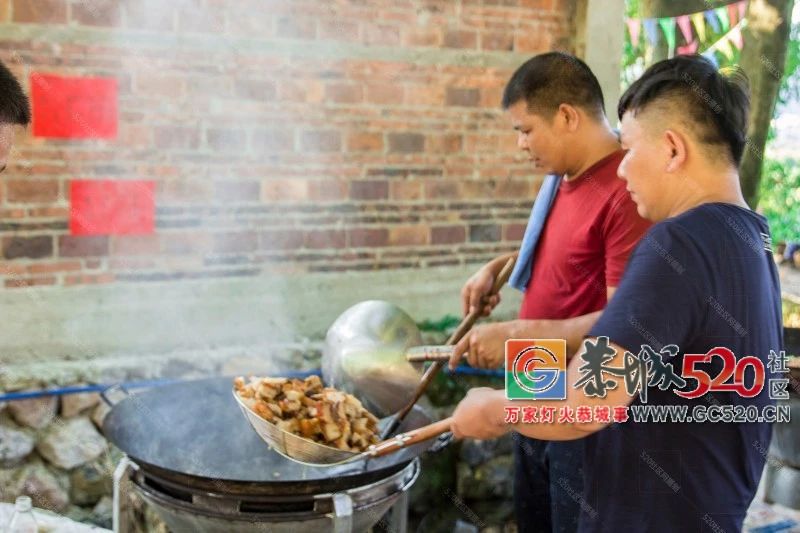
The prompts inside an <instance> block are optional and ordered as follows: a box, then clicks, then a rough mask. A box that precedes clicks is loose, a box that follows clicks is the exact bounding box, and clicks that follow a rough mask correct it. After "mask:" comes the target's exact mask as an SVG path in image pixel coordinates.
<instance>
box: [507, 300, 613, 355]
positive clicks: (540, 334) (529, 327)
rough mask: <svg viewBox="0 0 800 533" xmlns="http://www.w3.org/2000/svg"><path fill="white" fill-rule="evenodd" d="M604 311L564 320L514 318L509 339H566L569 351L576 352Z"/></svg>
mask: <svg viewBox="0 0 800 533" xmlns="http://www.w3.org/2000/svg"><path fill="white" fill-rule="evenodd" d="M602 313H603V311H602V310H601V311H595V312H594V313H588V314H586V315H581V316H576V317H573V318H566V319H563V320H522V319H520V320H513V321H512V322H511V325H510V327H509V333H510V334H511V335H510V336H509V337H508V338H509V339H544V338H547V339H565V340H566V341H567V353H568V354H574V353H575V352H577V351H578V349H579V348H580V347H581V345H582V344H583V339H584V337H586V335H587V334H588V333H589V330H590V329H592V326H594V325H595V323H596V322H597V320H598V319H599V318H600V315H601V314H602Z"/></svg>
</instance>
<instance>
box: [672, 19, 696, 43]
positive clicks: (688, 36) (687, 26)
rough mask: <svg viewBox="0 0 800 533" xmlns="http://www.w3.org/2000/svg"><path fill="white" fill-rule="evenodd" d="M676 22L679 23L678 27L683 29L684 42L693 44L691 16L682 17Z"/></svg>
mask: <svg viewBox="0 0 800 533" xmlns="http://www.w3.org/2000/svg"><path fill="white" fill-rule="evenodd" d="M675 20H676V22H677V23H678V27H679V28H680V29H681V33H682V34H683V40H684V41H686V42H687V43H690V42H692V21H691V19H690V18H689V15H681V16H680V17H678V18H677V19H675Z"/></svg>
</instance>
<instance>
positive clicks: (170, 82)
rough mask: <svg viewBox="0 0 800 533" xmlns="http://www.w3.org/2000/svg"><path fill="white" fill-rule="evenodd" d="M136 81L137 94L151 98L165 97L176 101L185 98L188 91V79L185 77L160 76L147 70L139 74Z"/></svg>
mask: <svg viewBox="0 0 800 533" xmlns="http://www.w3.org/2000/svg"><path fill="white" fill-rule="evenodd" d="M135 80H136V88H135V89H134V90H135V92H137V93H138V94H146V95H148V96H149V97H153V96H163V97H167V98H169V99H172V100H174V99H176V98H178V97H180V96H183V95H184V93H185V89H186V78H185V77H184V76H175V75H160V74H155V73H154V72H152V71H149V70H146V71H144V72H140V73H137V74H136V77H135Z"/></svg>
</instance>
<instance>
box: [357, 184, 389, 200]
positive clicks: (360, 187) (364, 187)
mask: <svg viewBox="0 0 800 533" xmlns="http://www.w3.org/2000/svg"><path fill="white" fill-rule="evenodd" d="M388 197H389V182H387V181H381V180H364V181H353V182H351V183H350V198H352V199H353V200H386V199H387V198H388Z"/></svg>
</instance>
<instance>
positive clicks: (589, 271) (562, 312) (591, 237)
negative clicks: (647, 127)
mask: <svg viewBox="0 0 800 533" xmlns="http://www.w3.org/2000/svg"><path fill="white" fill-rule="evenodd" d="M624 155H625V152H624V151H622V150H619V151H617V152H614V153H613V154H609V155H608V156H606V157H604V158H603V159H601V160H600V161H598V162H597V163H595V164H594V165H592V166H591V167H590V168H589V169H587V170H586V172H584V173H583V174H581V175H580V176H578V177H576V178H574V179H571V180H569V181H562V182H561V186H560V188H559V190H558V194H556V198H555V201H554V202H553V206H552V207H551V209H550V214H549V215H548V217H547V222H546V223H545V226H544V228H543V230H542V234H541V236H540V237H539V243H538V245H537V247H536V252H535V255H534V261H533V271H532V274H531V280H530V283H529V284H528V289H527V290H526V291H525V296H524V298H523V300H522V307H521V308H520V311H519V317H520V318H526V319H564V318H571V317H575V316H580V315H585V314H586V313H591V312H594V311H599V310H600V309H603V308H604V307H605V306H606V287H608V286H611V287H616V286H617V285H619V281H620V279H621V278H622V272H623V271H624V270H625V263H626V262H627V261H628V254H630V253H631V251H632V250H633V247H634V246H635V245H636V243H637V242H638V241H639V239H640V238H641V237H642V235H644V232H645V231H646V230H647V228H649V227H650V223H649V222H648V221H646V220H644V219H643V218H642V217H640V216H639V214H638V213H637V212H636V204H635V203H634V202H633V200H632V199H631V196H630V194H629V193H628V191H627V190H626V189H625V182H624V181H622V180H621V179H620V178H618V177H617V167H618V166H619V163H620V161H622V157H623V156H624Z"/></svg>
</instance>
